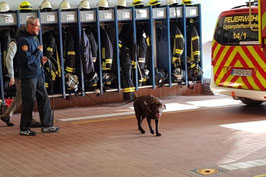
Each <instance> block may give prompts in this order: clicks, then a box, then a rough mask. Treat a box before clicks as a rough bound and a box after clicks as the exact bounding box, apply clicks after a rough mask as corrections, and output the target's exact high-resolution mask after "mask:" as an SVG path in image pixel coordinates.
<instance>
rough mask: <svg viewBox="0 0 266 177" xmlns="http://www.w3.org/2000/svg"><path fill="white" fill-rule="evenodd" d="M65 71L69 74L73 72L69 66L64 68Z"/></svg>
mask: <svg viewBox="0 0 266 177" xmlns="http://www.w3.org/2000/svg"><path fill="white" fill-rule="evenodd" d="M66 71H67V72H69V73H72V72H73V71H74V68H71V67H69V66H67V67H66Z"/></svg>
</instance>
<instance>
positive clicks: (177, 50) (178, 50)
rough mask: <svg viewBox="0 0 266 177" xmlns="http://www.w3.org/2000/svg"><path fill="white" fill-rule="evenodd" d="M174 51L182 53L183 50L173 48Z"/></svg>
mask: <svg viewBox="0 0 266 177" xmlns="http://www.w3.org/2000/svg"><path fill="white" fill-rule="evenodd" d="M175 53H177V54H182V53H183V50H180V49H175Z"/></svg>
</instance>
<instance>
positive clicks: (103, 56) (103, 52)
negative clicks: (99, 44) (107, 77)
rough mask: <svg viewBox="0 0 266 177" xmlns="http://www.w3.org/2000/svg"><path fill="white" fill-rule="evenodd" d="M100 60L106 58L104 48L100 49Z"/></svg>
mask: <svg viewBox="0 0 266 177" xmlns="http://www.w3.org/2000/svg"><path fill="white" fill-rule="evenodd" d="M102 58H106V57H105V48H102Z"/></svg>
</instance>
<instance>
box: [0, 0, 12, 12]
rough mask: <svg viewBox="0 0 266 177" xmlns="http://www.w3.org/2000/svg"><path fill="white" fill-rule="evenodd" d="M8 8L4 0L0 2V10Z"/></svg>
mask: <svg viewBox="0 0 266 177" xmlns="http://www.w3.org/2000/svg"><path fill="white" fill-rule="evenodd" d="M9 10H10V9H9V5H8V4H7V3H6V2H5V1H2V2H0V12H8V11H9Z"/></svg>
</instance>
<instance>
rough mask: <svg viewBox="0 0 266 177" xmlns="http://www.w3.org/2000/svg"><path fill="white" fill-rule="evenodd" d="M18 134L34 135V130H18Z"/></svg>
mask: <svg viewBox="0 0 266 177" xmlns="http://www.w3.org/2000/svg"><path fill="white" fill-rule="evenodd" d="M19 134H20V135H23V136H35V135H36V132H35V131H32V130H25V131H22V130H21V131H20V132H19Z"/></svg>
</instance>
